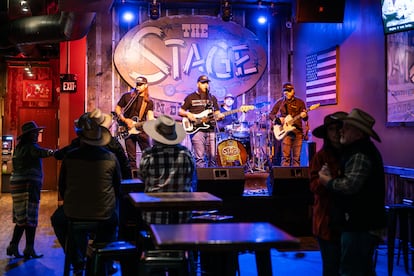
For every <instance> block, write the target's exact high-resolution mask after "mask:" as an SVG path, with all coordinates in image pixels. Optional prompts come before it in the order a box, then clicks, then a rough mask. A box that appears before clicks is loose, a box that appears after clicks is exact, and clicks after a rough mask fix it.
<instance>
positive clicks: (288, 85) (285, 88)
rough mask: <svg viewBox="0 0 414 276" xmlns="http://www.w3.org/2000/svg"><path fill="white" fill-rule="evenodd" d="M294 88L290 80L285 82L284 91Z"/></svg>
mask: <svg viewBox="0 0 414 276" xmlns="http://www.w3.org/2000/svg"><path fill="white" fill-rule="evenodd" d="M292 89H293V84H292V83H290V82H285V83H284V84H283V86H282V91H290V90H292Z"/></svg>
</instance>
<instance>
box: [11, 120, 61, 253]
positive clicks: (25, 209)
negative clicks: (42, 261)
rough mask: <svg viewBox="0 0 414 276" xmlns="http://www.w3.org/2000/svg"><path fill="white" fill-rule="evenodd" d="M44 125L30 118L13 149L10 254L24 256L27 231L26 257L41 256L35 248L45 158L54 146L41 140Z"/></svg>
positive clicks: (49, 154)
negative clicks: (21, 244) (42, 144)
mask: <svg viewBox="0 0 414 276" xmlns="http://www.w3.org/2000/svg"><path fill="white" fill-rule="evenodd" d="M43 129H44V127H39V126H37V124H36V122H34V121H29V122H26V123H24V124H23V126H22V132H21V134H20V136H18V137H17V140H18V143H17V145H16V148H15V149H14V152H13V172H12V175H11V177H10V189H11V196H12V199H13V222H14V223H15V227H14V231H13V237H12V240H11V241H10V245H9V246H8V247H7V255H8V256H13V255H14V256H15V257H17V258H21V257H23V256H22V255H21V254H20V253H19V242H20V239H21V238H22V236H23V232H25V233H26V247H25V249H24V251H23V255H24V257H25V258H26V259H30V258H41V257H42V256H43V255H42V254H37V253H36V252H35V250H34V241H35V235H36V227H37V223H38V213H39V202H40V190H41V188H42V182H43V166H42V158H45V157H50V156H53V152H54V151H53V150H52V149H47V148H42V147H40V146H39V144H38V143H37V139H38V136H39V132H41V131H43Z"/></svg>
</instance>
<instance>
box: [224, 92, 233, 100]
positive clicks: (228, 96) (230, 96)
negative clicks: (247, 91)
mask: <svg viewBox="0 0 414 276" xmlns="http://www.w3.org/2000/svg"><path fill="white" fill-rule="evenodd" d="M224 98H225V99H227V98H232V99H233V100H234V96H233V95H232V94H230V93H228V94H226V96H224Z"/></svg>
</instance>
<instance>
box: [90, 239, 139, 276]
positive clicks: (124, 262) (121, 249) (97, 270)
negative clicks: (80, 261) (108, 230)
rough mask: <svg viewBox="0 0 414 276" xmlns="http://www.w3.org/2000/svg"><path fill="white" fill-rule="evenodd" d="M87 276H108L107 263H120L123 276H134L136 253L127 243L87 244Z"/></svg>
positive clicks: (134, 248)
mask: <svg viewBox="0 0 414 276" xmlns="http://www.w3.org/2000/svg"><path fill="white" fill-rule="evenodd" d="M86 256H87V265H86V267H87V271H88V275H108V267H107V265H106V264H107V261H114V260H117V261H120V262H121V269H122V274H123V275H136V273H135V272H136V271H135V267H136V265H135V264H137V263H138V261H137V260H138V251H137V248H136V246H135V245H133V244H131V243H129V242H127V241H115V242H110V243H97V244H93V243H92V244H89V245H88V248H87V251H86Z"/></svg>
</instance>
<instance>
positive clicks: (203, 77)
mask: <svg viewBox="0 0 414 276" xmlns="http://www.w3.org/2000/svg"><path fill="white" fill-rule="evenodd" d="M197 82H201V83H205V82H210V80H209V78H208V76H206V75H201V76H199V77H198V79H197Z"/></svg>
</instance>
